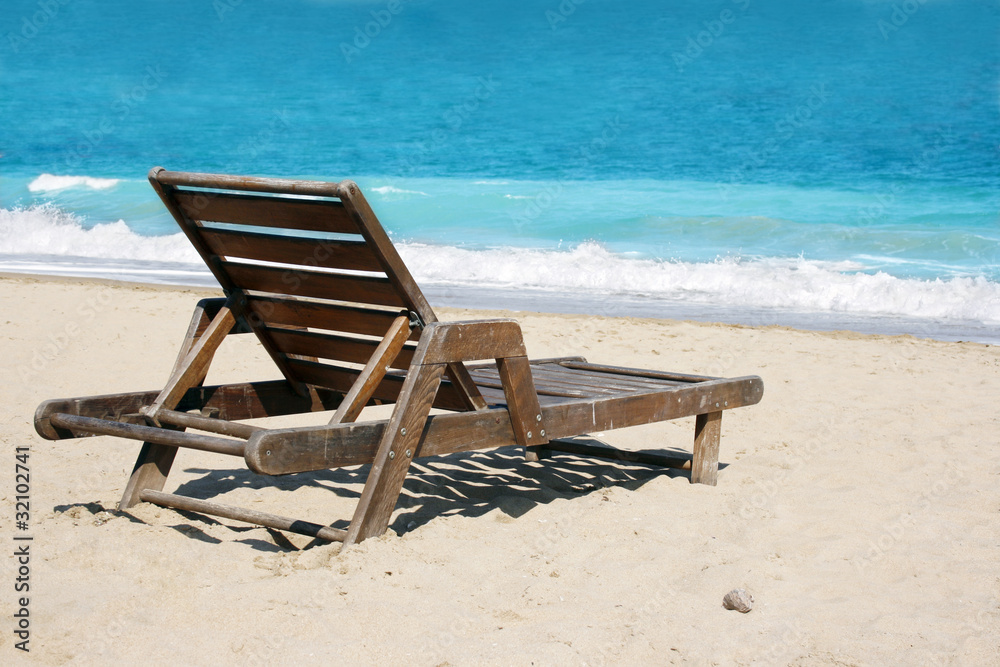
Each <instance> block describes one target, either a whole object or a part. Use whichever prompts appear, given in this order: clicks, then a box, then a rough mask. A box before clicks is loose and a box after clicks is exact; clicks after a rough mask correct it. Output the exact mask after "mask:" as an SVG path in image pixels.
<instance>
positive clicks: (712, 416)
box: [691, 411, 722, 486]
mask: <svg viewBox="0 0 1000 667" xmlns="http://www.w3.org/2000/svg"><path fill="white" fill-rule="evenodd" d="M721 433H722V411H719V412H709V413H707V414H703V415H698V416H697V417H696V418H695V424H694V458H693V460H692V461H691V483H692V484H708V485H709V486H715V484H716V481H717V479H718V476H719V435H720V434H721Z"/></svg>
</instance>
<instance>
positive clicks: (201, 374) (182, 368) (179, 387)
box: [150, 306, 236, 418]
mask: <svg viewBox="0 0 1000 667" xmlns="http://www.w3.org/2000/svg"><path fill="white" fill-rule="evenodd" d="M235 324H236V316H235V315H234V314H233V311H232V310H230V308H229V307H228V306H224V307H222V308H221V309H219V314H218V315H216V316H215V317H214V318H213V319H212V322H211V324H209V325H208V328H207V329H205V333H203V334H202V335H201V336H200V337H199V338H198V340H197V341H195V342H194V344H193V345H191V349H190V350H188V353H187V354H186V355H184V360H183V361H181V362H180V363H178V364H176V365H175V367H174V371H173V372H172V373H171V374H170V379H169V380H168V381H167V384H166V386H165V387H164V388H163V391H161V392H160V395H159V396H157V397H156V400H155V401H153V405H152V406H150V414H151V415H152V416H153V418H155V416H156V411H157V410H159V409H160V408H166V409H168V410H173V409H174V408H175V407H176V406H177V403H178V402H179V401H180V400H181V397H182V396H184V393H185V392H186V391H187V390H188V389H190V388H191V387H193V386H195V385H197V384H200V383H201V382H202V381H203V380H204V379H205V375H206V373H208V366H209V364H211V363H212V356H213V355H214V354H215V351H216V350H217V349H218V348H219V345H221V344H222V341H223V340H225V338H226V336H228V335H229V332H230V331H232V329H233V326H234V325H235Z"/></svg>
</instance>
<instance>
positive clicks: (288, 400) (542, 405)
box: [35, 167, 763, 546]
mask: <svg viewBox="0 0 1000 667" xmlns="http://www.w3.org/2000/svg"><path fill="white" fill-rule="evenodd" d="M150 182H151V184H152V185H153V187H154V189H156V191H157V192H158V194H159V195H160V197H161V198H162V199H163V201H164V204H165V205H166V207H167V208H168V210H170V212H171V213H172V214H173V216H174V217H175V218H176V219H177V221H178V223H179V224H180V226H181V228H182V229H183V230H184V232H185V234H186V235H187V236H188V238H189V239H190V240H191V242H192V244H193V245H194V246H195V248H196V249H197V250H198V251H199V253H200V254H201V255H202V257H203V259H204V260H205V262H206V264H207V265H208V266H209V268H210V269H211V270H212V272H213V273H214V274H215V276H216V278H217V279H218V280H219V282H220V284H221V285H222V287H223V290H224V292H225V294H226V297H224V298H213V299H203V300H202V301H200V302H199V303H198V304H197V306H196V308H195V311H194V314H193V316H192V319H191V324H190V326H189V327H188V331H187V333H186V335H185V338H184V341H183V344H182V346H181V349H180V351H179V353H178V356H177V359H176V361H175V363H174V366H173V368H172V370H171V373H170V376H169V379H168V381H167V383H166V385H165V386H164V387H163V389H161V390H158V391H145V392H132V393H122V394H110V395H103V396H89V397H82V398H72V399H55V400H50V401H46V402H44V403H42V404H41V405H40V406H39V408H38V410H37V412H36V415H35V427H36V430H37V431H38V433H39V434H40V435H41V436H42V437H44V438H47V439H52V440H57V439H63V438H76V437H86V436H93V435H114V436H119V437H125V438H131V439H135V440H140V441H142V443H143V444H142V447H141V449H140V453H139V456H138V459H137V460H136V464H135V466H134V468H133V471H132V474H131V476H130V478H129V480H128V483H127V485H126V488H125V491H124V493H123V495H122V499H121V502H120V504H119V508H120V509H123V510H124V509H127V508H129V507H132V506H134V505H136V504H137V503H139V502H152V503H156V504H159V505H162V506H167V507H173V508H176V509H180V510H187V511H194V512H200V513H204V514H210V515H216V516H222V517H225V518H230V519H234V520H239V521H247V522H250V523H256V524H259V525H263V526H269V527H272V528H276V529H280V530H287V531H291V532H297V533H302V534H305V535H310V536H313V537H317V538H320V539H324V540H329V541H339V542H343V544H344V545H345V546H347V545H351V544H355V543H357V542H360V541H362V540H365V539H367V538H369V537H375V536H378V535H381V534H383V533H384V532H385V531H386V530H387V528H388V525H389V519H390V517H391V515H392V512H393V510H394V508H395V506H396V502H397V499H398V497H399V495H400V493H401V491H402V487H403V482H404V480H405V477H406V474H407V471H408V469H409V466H410V463H411V462H412V461H413V459H415V458H418V457H429V456H440V455H444V454H449V453H454V452H463V451H470V450H482V449H493V448H497V447H506V446H520V447H523V448H525V453H526V457H527V458H528V460H530V461H538V460H539V459H540V458H542V457H547V456H550V455H551V454H553V453H555V452H565V453H572V454H576V455H583V456H590V457H596V458H604V459H612V460H625V461H634V462H637V463H642V464H647V465H656V466H667V467H675V468H683V469H689V470H690V472H691V482H692V483H701V484H709V485H715V484H716V482H717V475H718V459H719V440H720V433H721V419H722V413H723V411H725V410H727V409H731V408H736V407H742V406H747V405H753V404H756V403H757V402H759V401H760V399H761V396H762V394H763V383H762V381H761V379H760V378H759V377H757V376H745V377H738V378H728V379H727V378H711V377H705V376H698V375H690V374H683V373H667V372H661V371H649V370H641V369H631V368H621V367H615V366H606V365H599V364H591V363H588V362H587V361H586V360H585V359H583V358H582V357H562V358H558V359H544V360H538V361H529V359H528V356H527V353H526V350H525V346H524V340H523V337H522V334H521V329H520V327H519V325H518V324H517V322H516V321H515V320H512V319H491V320H479V321H467V322H439V321H437V318H436V316H435V314H434V312H433V310H432V309H431V307H430V305H429V304H428V303H427V301H426V299H425V298H424V296H423V294H422V293H421V292H420V290H419V288H418V287H417V284H416V282H415V281H414V280H413V278H412V276H411V275H410V274H409V271H408V270H407V269H406V267H405V265H404V264H403V262H402V260H401V259H400V257H399V255H398V253H397V252H396V250H395V248H394V247H393V245H392V243H391V241H390V240H389V237H388V235H387V234H386V233H385V231H384V230H383V228H382V226H381V224H379V222H378V220H377V218H376V217H375V214H374V213H373V212H372V210H371V207H370V206H369V205H368V203H367V201H366V200H365V198H364V196H363V194H362V193H361V191H360V188H358V186H357V185H356V184H355V183H353V182H351V181H343V182H340V183H323V182H313V181H291V180H284V179H270V178H251V177H237V176H228V175H215V174H194V173H183V172H168V171H166V170H164V169H162V168H160V167H157V168H155V169H153V170H152V171H151V172H150ZM255 193H265V196H258V195H257V194H255ZM328 201H329V202H332V203H329V204H327V203H326V202H328ZM220 202H221V203H220ZM338 202H339V203H340V204H339V205H340V206H342V210H341V208H339V207H335V206H334V205H335V204H337V203H338ZM324 206H325V207H326V208H323V207H324ZM261 210H263V211H264V213H261ZM334 212H335V213H334ZM345 214H346V216H345ZM336 216H342V218H343V221H342V222H337V220H341V218H338V217H336ZM244 217H245V218H246V219H249V220H253V221H254V222H253V223H251V224H258V225H271V226H275V225H277V226H284V227H289V228H292V229H305V230H313V231H318V232H325V231H327V230H331V229H332V231H334V232H343V231H348V232H353V233H355V234H360V236H361V237H362V238H363V243H362V242H353V241H351V242H342V241H340V240H333V241H321V242H317V241H308V242H307V241H306V240H303V239H299V238H297V237H294V236H291V237H284V236H281V237H279V236H269V237H267V250H266V251H262V250H260V248H263V247H264V245H263V244H262V243H261V244H258V245H259V246H260V248H258V249H257V250H255V251H254V252H256V253H258V255H259V254H260V253H261V252H263V253H264V255H266V258H267V259H270V260H274V259H277V260H287V259H288V258H289V257H293V258H298V260H297V261H296V262H295V263H294V264H295V266H298V267H300V268H298V269H296V272H295V273H292V274H291V275H292V277H293V278H294V277H298V276H305V277H306V278H309V279H312V280H313V283H312V284H311V285H309V286H308V290H306V291H305V294H304V295H303V293H302V292H300V293H297V294H293V293H285V292H280V291H278V290H279V288H281V286H280V285H279V283H278V282H277V281H276V280H275V279H274V278H273V277H272V274H273V273H274V272H275V271H276V270H278V269H272V268H271V264H273V262H271V263H268V262H266V261H265V262H263V263H259V264H258V265H253V266H250V265H244V264H241V263H239V262H234V261H232V258H231V257H230V256H229V255H227V254H225V253H231V252H232V253H238V252H244V255H243V256H246V248H244V246H247V247H249V245H251V244H252V242H255V241H254V239H255V238H256V237H255V236H254V234H253V233H243V232H241V231H239V230H237V231H231V230H222V231H219V230H217V229H214V228H212V227H210V226H206V223H205V222H204V221H211V220H213V219H221V220H223V221H224V222H233V221H237V224H242V221H243V220H244ZM347 220H349V221H350V223H349V222H345V221H347ZM331 221H332V222H331ZM241 235H242V237H243V238H242V241H241ZM261 238H264V237H261ZM241 242H243V243H244V246H241V245H240V243H241ZM308 243H313V244H314V245H312V246H310V245H308ZM317 244H318V245H317ZM290 248H291V250H289V249H290ZM309 248H317V249H313V250H311V251H310V252H311V254H310V255H308V256H306V257H305V260H306V261H302V252H303V249H309ZM241 249H242V250H241ZM319 250H322V251H323V254H327V255H330V256H336V260H335V261H336V262H338V264H337V265H336V266H335V267H334V268H336V269H338V271H336V272H327V273H318V272H313V271H310V270H309V269H308V267H311V266H314V262H315V261H316V260H317V258H318V256H319V254H320V253H319ZM296 253H298V254H296ZM367 253H370V255H371V257H368V254H367ZM250 254H253V253H250ZM324 259H325V258H324ZM331 261H333V260H331ZM373 262H377V266H378V268H379V269H380V270H381V271H382V272H383V273H384V275H385V278H384V279H383V278H381V277H380V278H377V279H372V278H367V277H365V276H364V275H359V272H358V271H352V267H363V268H364V269H370V268H371V267H372V266H375V264H374V263H373ZM303 265H304V266H306V267H307V268H305V269H303V268H301V267H302V266H303ZM344 267H347V268H346V270H345V268H344ZM366 275H367V274H366ZM379 275H382V274H379ZM262 276H263V277H262ZM287 276H288V274H287V272H286V274H284V275H283V276H282V281H283V282H289V283H294V281H289V280H286V279H287ZM238 277H242V278H243V281H241V280H239V279H238ZM247 281H248V282H249V283H251V284H252V285H253V286H254V287H255V289H248V288H247V286H246V282H247ZM345 285H346V288H345V287H344V286H345ZM260 287H265V288H266V289H265V290H261V289H259V288H260ZM282 289H283V288H282ZM325 289H328V290H329V291H330V292H331V293H332V299H333V300H334V301H336V302H337V303H335V304H333V305H329V304H326V305H324V306H323V308H325V310H322V309H321V308H320V305H318V304H317V303H316V302H315V301H313V300H311V299H310V297H320V298H322V297H325V296H326V295H325V294H323V293H322V292H323V290H325ZM353 289H357V291H358V293H359V296H358V297H357V298H356V300H355V297H353V294H354V292H352V291H351V290H353ZM276 294H277V297H275V295H276ZM279 297H280V298H279ZM372 302H374V303H376V304H380V306H381V307H380V309H379V310H372V309H371V308H368V309H367V310H366V309H365V308H360V307H356V305H357V304H361V305H362V306H365V307H366V308H367V304H370V303H372ZM262 304H263V305H262ZM264 306H267V307H268V308H270V310H271V312H270V313H267V314H263V313H264V311H266V310H268V308H264ZM395 306H401V307H402V309H401V310H397V311H392V310H388V309H387V308H392V307H395ZM293 311H294V312H295V314H296V318H297V319H296V318H288V319H287V321H286V320H282V322H284V325H283V326H275V325H274V324H273V322H271V321H269V320H268V319H267V318H268V317H269V316H274V314H275V312H277V313H278V316H279V318H280V317H282V316H284V315H287V314H288V313H292V312H293ZM330 312H335V314H336V315H337V317H339V318H340V319H338V320H336V321H337V322H344V321H348V320H350V321H351V326H352V327H354V329H353V330H354V331H359V330H361V331H364V332H368V333H372V334H374V335H375V336H378V335H381V340H377V344H376V341H375V340H374V339H372V340H370V341H364V345H365V348H364V353H363V354H361V356H356V355H355V353H354V352H351V354H352V355H355V356H352V357H351V358H352V359H354V360H356V361H358V364H357V365H360V360H361V359H363V358H364V356H365V355H367V354H368V352H369V351H370V355H369V356H367V359H366V360H365V363H364V366H363V368H361V369H356V368H355V369H354V370H352V371H351V372H350V373H349V374H348V376H347V377H346V379H344V376H345V374H344V371H336V372H335V371H331V370H330V367H329V366H325V365H323V364H320V363H319V360H318V358H317V357H316V356H312V355H311V353H312V352H317V351H321V349H319V348H322V347H323V346H330V345H331V344H332V343H331V341H333V342H335V343H336V344H337V345H340V346H341V348H338V349H341V351H343V350H346V349H348V348H351V346H354V347H358V346H359V345H360V343H359V342H358V341H356V340H353V339H351V340H348V339H346V338H343V337H337V336H331V335H325V334H316V333H313V331H314V325H316V326H319V328H320V329H325V328H328V327H332V326H334V325H330V324H323V321H325V320H323V318H327V319H329V318H328V317H327V315H328V314H329V313H330ZM375 321H377V323H373V322H375ZM336 326H340V325H339V324H338V325H336ZM383 331H384V333H382V332H383ZM246 333H253V334H255V335H256V336H257V337H258V339H259V340H260V341H261V343H262V344H263V345H264V348H265V349H266V350H267V352H268V353H269V355H270V356H271V358H272V359H273V360H274V361H275V363H276V365H277V366H278V368H279V369H280V370H281V372H282V374H283V375H284V379H283V380H276V381H267V382H251V383H241V384H227V385H217V386H205V385H204V381H205V378H206V375H207V373H208V369H209V367H210V364H211V362H212V359H213V356H214V354H215V352H216V350H217V349H218V347H219V345H220V344H221V343H222V341H223V340H225V339H226V338H227V337H228V336H229V335H235V334H246ZM414 342H415V343H416V345H415V347H414V345H413V343H414ZM310 345H312V346H313V347H310ZM316 346H319V348H317V347H316ZM372 348H373V349H372ZM359 354H360V353H359ZM480 360H488V361H489V363H486V364H478V365H470V362H474V361H480ZM494 374H495V376H494ZM536 375H537V376H538V377H539V378H541V379H540V381H544V383H545V384H546V386H545V387H543V388H541V389H540V388H539V387H536V381H535V380H536ZM474 376H475V377H474ZM540 397H541V398H543V399H545V400H544V401H540ZM388 402H392V403H394V404H395V405H394V409H393V412H392V415H391V417H390V418H389V419H382V420H371V421H364V422H360V423H358V422H356V420H357V419H358V417H359V416H360V415H361V413H362V410H363V408H364V407H365V406H366V405H372V404H376V403H388ZM432 407H438V408H444V409H446V410H450V412H447V413H444V414H435V415H431V414H430V412H431V408H432ZM330 410H332V411H333V415H332V417H331V419H330V421H329V423H327V424H321V425H313V426H303V427H294V428H278V429H267V428H262V427H260V426H255V425H250V424H245V423H241V422H243V421H245V420H248V419H257V418H261V417H270V416H278V415H286V414H296V413H308V412H318V411H330ZM691 416H694V417H695V437H694V447H693V456H692V457H691V458H690V459H688V458H686V457H677V456H665V455H662V454H659V453H656V452H630V451H625V450H619V449H615V448H612V447H608V446H603V445H591V444H583V443H580V442H577V441H572V440H567V438H572V437H575V436H580V435H584V434H587V433H593V432H599V431H607V430H611V429H617V428H624V427H628V426H635V425H639V424H647V423H652V422H658V421H665V420H670V419H677V418H681V417H691ZM186 429H193V430H197V431H201V432H203V433H207V434H208V435H206V434H203V433H191V432H188V431H187V430H186ZM178 448H192V449H200V450H207V451H211V452H216V453H220V454H227V455H235V456H242V457H243V458H244V460H245V462H246V465H247V466H248V467H249V469H250V470H252V471H253V472H255V473H259V474H266V475H283V474H290V473H297V472H307V471H316V470H323V469H329V468H338V467H344V466H355V465H362V464H370V465H371V468H370V470H369V473H368V477H367V481H366V483H365V486H364V490H363V492H362V494H361V498H360V501H359V503H358V506H357V508H356V510H355V512H354V515H353V518H352V519H351V521H350V524H349V527H348V528H347V530H342V529H339V528H334V527H332V526H329V525H324V524H316V523H310V522H306V521H300V520H294V519H289V518H286V517H282V516H278V515H273V514H266V513H262V512H256V511H252V510H246V509H242V508H237V507H230V506H225V505H219V504H216V503H211V502H208V501H205V500H200V499H195V498H188V497H184V496H180V495H177V494H170V493H164V492H163V487H164V484H165V482H166V478H167V475H168V474H169V471H170V468H171V465H172V464H173V461H174V458H175V456H176V454H177V451H178Z"/></svg>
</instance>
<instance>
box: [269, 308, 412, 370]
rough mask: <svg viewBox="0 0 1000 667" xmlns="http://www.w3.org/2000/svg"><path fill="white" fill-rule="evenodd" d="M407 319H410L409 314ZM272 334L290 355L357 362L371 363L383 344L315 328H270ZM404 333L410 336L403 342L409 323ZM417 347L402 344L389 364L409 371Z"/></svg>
mask: <svg viewBox="0 0 1000 667" xmlns="http://www.w3.org/2000/svg"><path fill="white" fill-rule="evenodd" d="M403 319H404V320H407V318H405V317H404V318H403ZM268 333H269V334H270V335H271V338H272V339H273V340H274V343H275V345H277V346H278V347H279V348H280V349H281V350H283V351H284V352H285V353H286V354H300V355H305V354H312V355H315V356H317V357H319V358H320V359H333V360H336V361H346V362H349V363H353V364H365V363H367V362H368V360H369V359H371V358H372V355H373V354H375V353H376V351H377V350H378V347H379V345H380V341H377V340H371V339H366V338H355V337H353V336H341V335H338V334H327V333H319V332H315V331H301V330H296V329H282V328H277V327H273V328H272V327H269V328H268ZM404 335H405V336H406V338H404V340H403V342H405V341H406V339H408V338H409V337H410V329H409V326H407V327H406V331H405V332H404ZM415 349H416V348H415V347H402V345H401V346H400V349H399V351H398V352H397V353H396V356H395V357H394V358H393V359H391V360H390V361H389V362H388V364H389V366H390V367H391V368H395V369H398V370H406V369H407V368H408V367H409V365H410V359H412V358H413V352H414V350H415Z"/></svg>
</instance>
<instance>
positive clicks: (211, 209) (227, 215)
mask: <svg viewBox="0 0 1000 667" xmlns="http://www.w3.org/2000/svg"><path fill="white" fill-rule="evenodd" d="M173 196H174V199H175V200H176V201H177V205H178V207H179V208H180V209H181V210H182V211H183V212H184V215H186V216H187V217H188V218H190V219H191V220H198V221H204V222H225V223H232V224H240V225H257V226H262V227H279V228H283V229H300V230H304V231H312V232H335V233H340V234H357V233H358V227H357V225H355V224H354V221H353V220H352V219H351V216H350V215H349V214H348V212H347V211H345V210H344V205H343V204H342V203H341V202H339V201H335V200H331V201H323V200H318V199H285V198H278V197H268V196H260V195H246V194H229V193H219V192H193V191H184V190H174V195H173Z"/></svg>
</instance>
